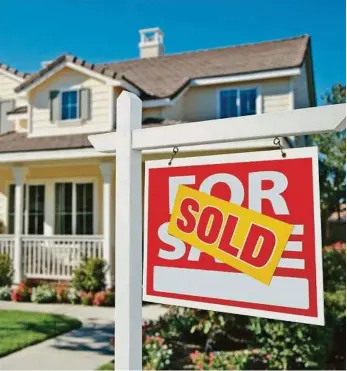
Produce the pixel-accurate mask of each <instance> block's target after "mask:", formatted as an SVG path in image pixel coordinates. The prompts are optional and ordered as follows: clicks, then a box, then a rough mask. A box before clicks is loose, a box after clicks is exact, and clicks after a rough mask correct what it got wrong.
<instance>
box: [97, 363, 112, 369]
mask: <svg viewBox="0 0 347 371" xmlns="http://www.w3.org/2000/svg"><path fill="white" fill-rule="evenodd" d="M98 370H112V371H113V370H114V363H113V362H110V363H105V364H104V365H102V366H100V367H99V368H98Z"/></svg>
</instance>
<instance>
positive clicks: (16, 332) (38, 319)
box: [0, 310, 81, 357]
mask: <svg viewBox="0 0 347 371" xmlns="http://www.w3.org/2000/svg"><path fill="white" fill-rule="evenodd" d="M80 326H81V322H80V321H78V320H77V319H75V318H71V317H66V316H63V315H59V314H50V313H36V312H25V311H20V310H0V357H3V356H5V355H7V354H9V353H12V352H15V351H16V350H20V349H22V348H25V347H27V346H29V345H32V344H36V343H39V342H41V341H43V340H46V339H49V338H52V337H54V336H57V335H60V334H62V333H64V332H67V331H70V330H73V329H76V328H78V327H80Z"/></svg>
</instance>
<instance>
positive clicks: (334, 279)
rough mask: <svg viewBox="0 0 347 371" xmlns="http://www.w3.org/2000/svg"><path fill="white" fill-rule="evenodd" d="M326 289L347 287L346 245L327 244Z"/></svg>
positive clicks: (324, 270) (325, 256)
mask: <svg viewBox="0 0 347 371" xmlns="http://www.w3.org/2000/svg"><path fill="white" fill-rule="evenodd" d="M323 273H324V275H323V278H324V291H325V292H334V291H336V290H340V289H344V288H345V287H346V247H341V248H339V247H337V246H326V247H325V248H324V250H323Z"/></svg>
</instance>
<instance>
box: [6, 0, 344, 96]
mask: <svg viewBox="0 0 347 371" xmlns="http://www.w3.org/2000/svg"><path fill="white" fill-rule="evenodd" d="M1 6H2V9H1V12H0V61H1V62H2V63H6V64H9V65H11V66H13V67H15V68H17V69H19V70H24V71H28V72H32V71H35V70H37V69H38V68H40V62H41V61H43V60H51V59H54V58H56V57H57V56H59V55H60V54H63V53H71V54H74V55H77V56H78V57H81V58H83V59H86V60H88V61H89V62H107V61H112V60H123V59H130V58H137V57H138V41H139V34H138V30H139V29H140V28H147V27H154V26H159V27H160V28H161V29H162V30H163V31H164V33H165V52H166V53H167V54H170V53H178V52H182V51H190V50H197V49H206V48H214V47H220V46H228V45H235V44H242V43H248V42H258V41H264V40H271V39H278V38H285V37H292V36H297V35H301V34H310V35H311V37H312V47H313V62H314V69H315V81H316V90H317V96H318V98H319V97H320V96H321V94H323V93H324V92H325V91H326V90H327V89H329V88H330V86H331V85H332V84H333V83H336V82H342V83H345V81H346V32H345V30H346V28H345V27H346V18H345V16H346V4H345V1H344V0H333V1H330V2H329V1H326V0H325V1H323V0H287V1H278V0H209V1H207V0H128V1H124V0H55V1H54V0H11V1H1ZM319 101H320V99H319Z"/></svg>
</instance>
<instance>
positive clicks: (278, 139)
mask: <svg viewBox="0 0 347 371" xmlns="http://www.w3.org/2000/svg"><path fill="white" fill-rule="evenodd" d="M273 144H274V145H275V146H278V147H279V149H280V151H281V154H282V157H283V158H286V157H287V154H286V153H285V152H284V151H283V148H282V146H281V140H280V138H279V137H276V138H275V139H274V141H273Z"/></svg>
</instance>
